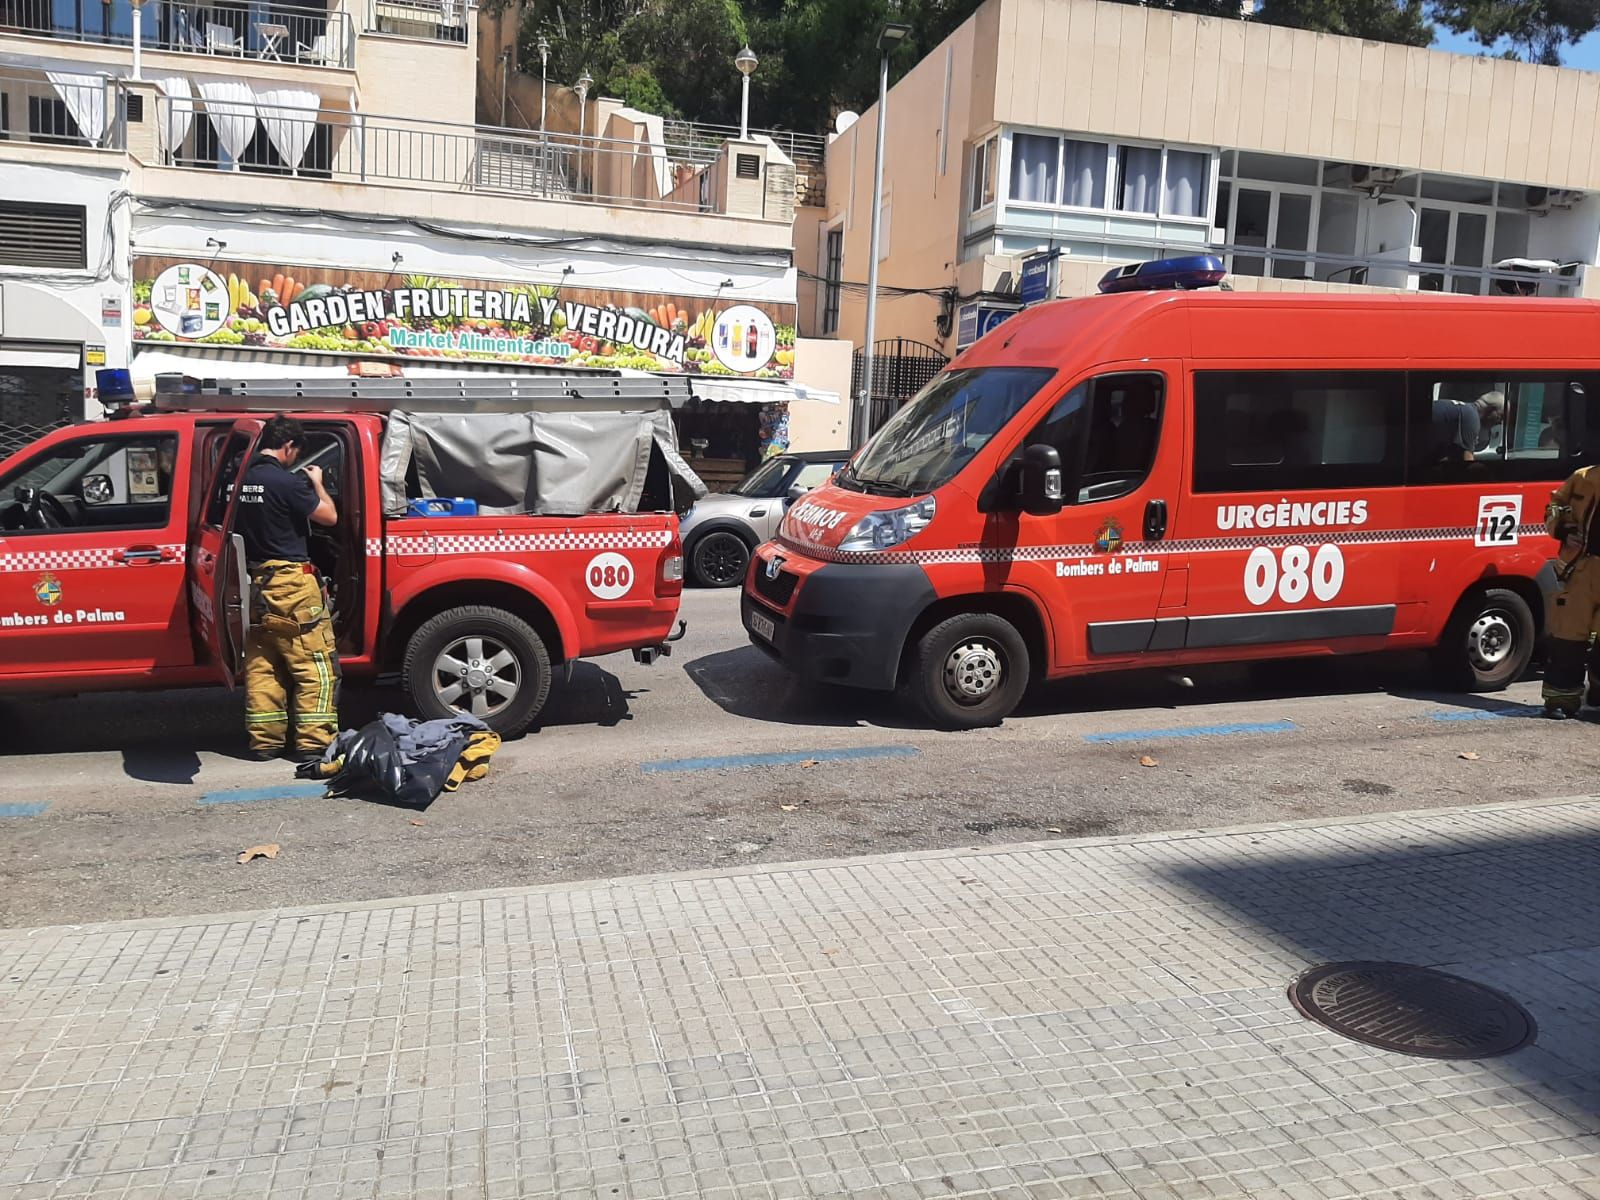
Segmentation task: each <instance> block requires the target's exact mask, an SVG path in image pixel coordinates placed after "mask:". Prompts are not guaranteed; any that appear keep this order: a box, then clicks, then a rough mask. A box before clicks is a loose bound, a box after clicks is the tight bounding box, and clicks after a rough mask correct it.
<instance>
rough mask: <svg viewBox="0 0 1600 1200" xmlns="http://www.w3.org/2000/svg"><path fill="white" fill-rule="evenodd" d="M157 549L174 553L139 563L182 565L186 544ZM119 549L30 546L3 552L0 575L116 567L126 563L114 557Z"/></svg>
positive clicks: (159, 565)
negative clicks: (166, 556)
mask: <svg viewBox="0 0 1600 1200" xmlns="http://www.w3.org/2000/svg"><path fill="white" fill-rule="evenodd" d="M156 549H157V550H164V551H167V552H169V553H170V554H171V557H170V558H165V559H162V560H161V561H159V562H154V561H152V562H150V563H149V564H147V565H143V566H141V567H140V570H148V569H149V567H181V566H183V561H184V554H185V552H186V551H187V550H188V547H187V546H184V545H181V544H180V545H176V546H157V547H156ZM116 553H117V552H116V551H115V550H113V549H112V548H111V547H109V546H107V547H99V546H97V547H94V548H93V549H83V550H28V551H24V552H22V553H20V554H0V575H19V574H20V575H27V574H32V573H34V572H40V571H92V570H96V569H98V568H101V567H117V566H124V565H126V564H123V563H119V562H118V561H117V560H116V558H115V557H114V556H115V554H116Z"/></svg>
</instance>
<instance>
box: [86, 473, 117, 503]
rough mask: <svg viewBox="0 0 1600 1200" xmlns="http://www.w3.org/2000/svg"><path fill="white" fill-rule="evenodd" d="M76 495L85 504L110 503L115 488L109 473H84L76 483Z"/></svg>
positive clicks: (113, 497) (113, 496)
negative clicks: (78, 482) (79, 482)
mask: <svg viewBox="0 0 1600 1200" xmlns="http://www.w3.org/2000/svg"><path fill="white" fill-rule="evenodd" d="M78 495H80V496H81V497H82V498H83V502H84V503H85V504H110V503H111V501H112V500H113V499H115V498H116V488H114V487H113V486H112V484H111V476H109V475H85V476H84V477H83V482H82V483H81V484H79V485H78Z"/></svg>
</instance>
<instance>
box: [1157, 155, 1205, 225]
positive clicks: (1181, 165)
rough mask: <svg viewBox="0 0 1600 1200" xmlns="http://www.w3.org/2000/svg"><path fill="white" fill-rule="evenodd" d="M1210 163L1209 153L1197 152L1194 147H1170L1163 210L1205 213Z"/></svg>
mask: <svg viewBox="0 0 1600 1200" xmlns="http://www.w3.org/2000/svg"><path fill="white" fill-rule="evenodd" d="M1210 165H1211V156H1210V155H1209V154H1196V153H1195V152H1194V151H1193V150H1168V151H1167V178H1166V182H1165V183H1164V184H1163V185H1162V195H1161V211H1162V212H1164V213H1166V214H1167V215H1168V216H1170V217H1203V216H1205V208H1206V170H1207V168H1208V167H1209V166H1210Z"/></svg>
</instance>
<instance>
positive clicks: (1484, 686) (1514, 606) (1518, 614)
mask: <svg viewBox="0 0 1600 1200" xmlns="http://www.w3.org/2000/svg"><path fill="white" fill-rule="evenodd" d="M1535 628H1536V626H1535V624H1534V620H1533V611H1532V610H1531V609H1530V608H1529V607H1528V602H1527V601H1526V600H1524V599H1523V598H1522V597H1521V596H1519V595H1517V593H1516V592H1513V591H1511V590H1510V589H1509V588H1486V589H1485V590H1483V591H1481V592H1478V593H1476V594H1474V595H1470V596H1468V597H1467V598H1466V599H1465V600H1463V601H1462V602H1461V603H1460V605H1459V606H1457V608H1456V611H1455V614H1454V615H1453V616H1452V617H1451V618H1450V623H1449V624H1448V625H1446V626H1445V630H1444V636H1443V637H1442V638H1440V639H1439V645H1438V647H1437V648H1436V649H1435V650H1434V661H1435V663H1436V665H1437V667H1438V669H1439V672H1440V674H1441V676H1442V677H1443V679H1444V680H1445V681H1446V682H1447V683H1448V684H1449V685H1450V686H1451V687H1453V688H1455V689H1457V690H1459V691H1463V692H1498V691H1500V690H1501V689H1502V688H1506V687H1509V686H1511V684H1513V683H1515V682H1516V681H1517V680H1518V679H1520V678H1521V677H1522V673H1523V672H1524V671H1526V670H1527V669H1528V660H1529V659H1530V658H1532V657H1533V643H1534V636H1535Z"/></svg>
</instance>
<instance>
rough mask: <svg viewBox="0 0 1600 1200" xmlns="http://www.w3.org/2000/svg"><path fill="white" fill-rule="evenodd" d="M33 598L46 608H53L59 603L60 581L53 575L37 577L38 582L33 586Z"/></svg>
mask: <svg viewBox="0 0 1600 1200" xmlns="http://www.w3.org/2000/svg"><path fill="white" fill-rule="evenodd" d="M33 598H34V599H35V600H37V601H38V602H39V603H40V604H42V605H44V606H45V607H46V608H54V607H55V606H56V605H58V604H60V603H61V580H59V579H57V578H56V577H55V576H54V575H48V574H46V575H41V576H39V582H38V583H36V584H34V585H33Z"/></svg>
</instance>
